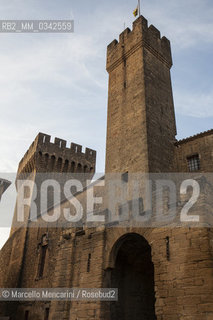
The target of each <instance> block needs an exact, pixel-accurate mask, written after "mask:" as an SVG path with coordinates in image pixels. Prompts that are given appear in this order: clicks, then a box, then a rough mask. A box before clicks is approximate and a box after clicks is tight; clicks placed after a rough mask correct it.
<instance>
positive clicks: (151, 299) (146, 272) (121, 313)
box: [110, 233, 156, 320]
mask: <svg viewBox="0 0 213 320" xmlns="http://www.w3.org/2000/svg"><path fill="white" fill-rule="evenodd" d="M112 254H113V255H114V258H113V259H114V268H113V269H111V288H118V294H119V298H118V301H117V302H112V303H111V306H110V320H155V319H156V316H155V293H154V265H153V263H152V258H151V247H150V245H149V243H148V242H147V241H146V240H145V238H143V237H142V236H140V235H138V234H134V233H132V234H127V235H125V236H123V237H121V238H120V239H119V240H118V241H117V242H116V244H115V246H114V248H113V253H112Z"/></svg>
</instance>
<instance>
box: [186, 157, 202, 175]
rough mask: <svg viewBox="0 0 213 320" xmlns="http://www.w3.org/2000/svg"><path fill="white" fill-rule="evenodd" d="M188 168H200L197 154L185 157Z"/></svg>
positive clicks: (193, 169)
mask: <svg viewBox="0 0 213 320" xmlns="http://www.w3.org/2000/svg"><path fill="white" fill-rule="evenodd" d="M187 163H188V169H189V171H190V172H192V171H198V170H200V158H199V154H195V155H193V156H190V157H187Z"/></svg>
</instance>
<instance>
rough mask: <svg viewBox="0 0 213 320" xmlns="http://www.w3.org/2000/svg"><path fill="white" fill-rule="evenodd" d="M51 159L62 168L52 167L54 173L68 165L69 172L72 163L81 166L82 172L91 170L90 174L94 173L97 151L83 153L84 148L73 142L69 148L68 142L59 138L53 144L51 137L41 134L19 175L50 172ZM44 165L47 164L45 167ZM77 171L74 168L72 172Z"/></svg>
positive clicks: (23, 163) (30, 148) (34, 142)
mask: <svg viewBox="0 0 213 320" xmlns="http://www.w3.org/2000/svg"><path fill="white" fill-rule="evenodd" d="M51 159H52V161H54V162H55V164H56V163H57V162H58V161H59V162H60V168H59V166H58V167H56V166H52V169H51V170H52V171H54V170H56V171H57V172H60V171H62V170H63V168H62V167H64V165H66V167H67V170H69V167H70V166H71V163H72V165H73V164H75V166H78V165H79V167H81V168H82V170H83V168H85V169H86V170H89V172H94V171H95V164H96V151H95V150H92V149H89V148H86V149H85V152H83V151H82V146H81V145H79V144H76V143H73V142H72V143H71V144H70V147H67V141H66V140H63V139H59V138H55V140H54V142H51V136H50V135H48V134H45V133H39V134H38V135H37V137H36V138H35V140H34V141H33V143H32V144H31V146H30V147H29V149H28V151H27V152H26V153H25V155H24V157H23V158H22V160H21V161H20V163H19V168H18V174H20V173H23V172H32V171H33V170H36V171H37V172H39V171H40V170H41V171H42V172H43V171H46V170H47V171H50V168H49V166H48V163H49V160H51ZM43 160H45V161H43ZM44 163H46V165H45V166H44ZM70 169H71V168H70ZM76 169H77V168H72V171H73V170H76ZM78 170H79V169H78ZM73 172H74V171H73Z"/></svg>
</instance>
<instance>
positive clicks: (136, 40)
mask: <svg viewBox="0 0 213 320" xmlns="http://www.w3.org/2000/svg"><path fill="white" fill-rule="evenodd" d="M141 45H143V46H144V47H145V48H146V49H148V50H149V51H151V52H152V54H154V55H156V56H157V57H158V59H160V60H161V61H162V62H164V64H165V65H167V66H168V68H171V66H172V55H171V46H170V41H169V40H168V39H167V38H166V37H162V38H161V34H160V31H159V30H158V29H157V28H155V27H154V26H153V25H150V26H149V27H148V22H147V20H146V19H145V18H144V17H143V16H140V17H139V18H137V19H136V20H135V21H134V22H133V27H132V30H130V29H129V28H126V29H125V30H124V31H123V32H122V33H121V34H120V35H119V41H117V40H113V41H112V42H111V43H110V44H109V45H108V47H107V71H108V72H110V71H111V70H113V69H114V68H115V67H116V66H117V65H118V64H119V63H120V62H122V61H123V59H124V58H126V57H128V55H130V54H132V53H133V52H134V50H137V49H138V47H139V46H141Z"/></svg>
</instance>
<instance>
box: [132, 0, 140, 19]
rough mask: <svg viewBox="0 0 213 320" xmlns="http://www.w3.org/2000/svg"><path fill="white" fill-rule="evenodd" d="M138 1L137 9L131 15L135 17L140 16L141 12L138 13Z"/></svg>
mask: <svg viewBox="0 0 213 320" xmlns="http://www.w3.org/2000/svg"><path fill="white" fill-rule="evenodd" d="M140 11H141V10H140V0H138V5H137V8H136V9H135V10H134V11H133V14H134V16H135V17H137V15H139V16H140V14H141V12H140Z"/></svg>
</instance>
